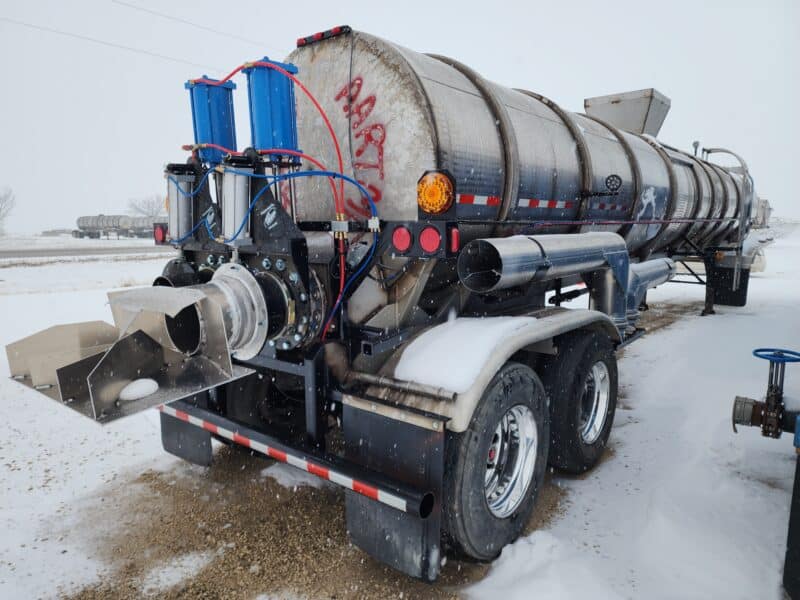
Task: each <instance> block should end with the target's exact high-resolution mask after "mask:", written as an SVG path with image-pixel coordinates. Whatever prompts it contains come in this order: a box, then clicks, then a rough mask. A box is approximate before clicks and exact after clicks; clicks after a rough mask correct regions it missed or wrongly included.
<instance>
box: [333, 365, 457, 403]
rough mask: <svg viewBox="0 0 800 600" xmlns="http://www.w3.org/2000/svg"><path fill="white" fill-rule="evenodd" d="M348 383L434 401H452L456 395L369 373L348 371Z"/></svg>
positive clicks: (430, 386) (441, 389)
mask: <svg viewBox="0 0 800 600" xmlns="http://www.w3.org/2000/svg"><path fill="white" fill-rule="evenodd" d="M346 377H347V379H348V380H349V381H359V382H361V383H366V384H369V385H377V386H380V387H385V388H389V389H391V390H396V391H398V392H407V393H409V394H414V395H417V396H425V397H426V398H432V399H434V400H446V401H453V400H455V398H456V393H455V392H451V391H449V390H446V389H444V388H438V387H434V386H432V385H425V384H423V383H416V382H414V381H404V380H402V379H395V378H394V377H389V376H387V375H372V374H371V373H363V372H361V371H349V372H348V373H347V376H346Z"/></svg>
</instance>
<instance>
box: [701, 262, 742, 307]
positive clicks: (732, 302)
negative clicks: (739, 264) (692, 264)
mask: <svg viewBox="0 0 800 600" xmlns="http://www.w3.org/2000/svg"><path fill="white" fill-rule="evenodd" d="M733 272H734V270H733V269H732V268H728V267H720V266H717V265H715V264H714V263H713V262H712V261H706V286H707V287H710V288H711V289H712V290H713V291H714V304H719V305H721V306H745V305H746V304H747V287H748V283H749V282H750V269H744V268H743V269H741V270H740V271H739V288H738V289H736V290H734V289H733Z"/></svg>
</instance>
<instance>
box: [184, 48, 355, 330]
mask: <svg viewBox="0 0 800 600" xmlns="http://www.w3.org/2000/svg"><path fill="white" fill-rule="evenodd" d="M251 66H254V67H264V68H267V69H272V70H274V71H277V72H278V73H281V74H282V75H283V76H284V77H287V78H289V79H290V80H291V81H293V82H294V84H295V85H296V86H297V87H299V88H300V90H301V91H302V92H303V93H304V94H305V95H306V96H307V97H308V99H309V100H310V101H311V103H312V104H313V105H314V108H316V109H317V112H319V114H320V116H321V117H322V121H323V122H324V123H325V127H326V128H327V129H328V133H329V134H330V136H331V140H332V141H333V146H334V149H335V150H336V160H337V161H338V163H339V173H340V174H342V175H344V161H343V160H342V149H341V147H340V146H339V138H337V137H336V132H335V131H334V130H333V125H331V121H330V119H329V118H328V115H327V113H326V112H325V110H324V109H323V108H322V106H321V105H320V103H319V102H318V101H317V99H316V98H315V97H314V94H312V93H311V92H310V91H309V90H308V88H307V87H306V86H304V85H303V83H302V82H301V81H300V80H299V79H297V77H295V76H294V75H292V74H291V73H289V71H287V70H286V69H284V68H282V67H279V66H278V65H276V64H273V63H269V62H264V61H256V62H252V63H245V64H243V65H239V66H238V67H236V68H235V69H234V70H233V71H231V72H230V73H228V74H227V75H226V76H225V77H224V78H223V79H220V80H218V81H213V80H211V79H205V78H200V79H195V80H193V83H205V84H207V85H222V84H223V83H225V82H226V81H228V80H230V79H231V78H232V77H233V76H234V75H236V74H237V73H238V72H239V71H241V70H242V69H245V68H247V67H251ZM210 147H213V146H210ZM262 152H263V153H264V154H270V153H271V152H269V151H268V150H265V151H262ZM280 152H283V153H285V154H293V152H288V151H286V150H279V151H278V152H273V154H278V153H280ZM296 155H297V156H300V153H297V154H296ZM306 160H308V161H309V162H312V159H311V158H310V157H307V158H306ZM314 164H316V165H317V166H319V167H320V168H323V167H321V166H320V165H319V163H317V162H314ZM330 179H332V178H330ZM331 184H332V188H333V202H334V206H335V209H336V218H337V219H341V218H342V216H343V215H344V181H343V180H341V181H340V182H339V194H338V196H337V194H336V184H335V183H333V182H332V181H331ZM344 252H345V248H344V240H342V239H340V240H339V298H341V297H342V295H343V293H344V276H345V271H346V264H345V254H344ZM331 322H332V320H330V321H328V323H327V324H326V326H325V329H324V330H323V332H322V339H325V336H326V335H327V333H328V328H329V327H330V324H331Z"/></svg>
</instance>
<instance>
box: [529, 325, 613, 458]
mask: <svg viewBox="0 0 800 600" xmlns="http://www.w3.org/2000/svg"><path fill="white" fill-rule="evenodd" d="M556 347H557V348H558V350H559V353H558V355H557V356H554V357H550V356H547V357H546V358H545V359H543V362H542V363H541V365H540V369H539V372H540V373H541V374H542V383H544V388H545V390H546V391H547V396H548V398H549V399H550V453H549V457H550V466H552V467H554V468H556V469H558V470H560V471H564V472H566V473H572V474H580V473H584V472H586V471H588V470H589V469H591V468H592V467H594V466H595V465H596V464H597V462H598V461H599V460H600V457H601V456H602V455H603V451H604V450H605V447H606V444H607V443H608V437H609V435H610V434H611V427H612V426H613V424H614V412H615V411H616V408H617V385H618V378H617V357H616V355H615V353H614V346H613V344H612V343H611V340H610V339H609V338H608V336H606V335H604V334H603V333H600V332H596V331H576V332H572V333H569V334H566V335H563V336H561V337H560V338H558V339H557V340H556ZM598 360H602V361H603V362H605V364H606V367H608V374H609V379H610V384H611V388H610V391H609V401H608V411H607V412H606V421H605V423H604V425H603V429H602V431H601V432H600V435H599V436H598V438H597V440H595V442H594V443H593V444H586V443H584V441H583V440H582V439H581V434H580V430H579V427H578V423H579V416H580V408H581V407H580V399H581V393H582V392H583V384H584V382H585V381H586V376H587V375H588V374H589V371H590V369H591V368H592V365H594V364H595V363H596V362H597V361H598Z"/></svg>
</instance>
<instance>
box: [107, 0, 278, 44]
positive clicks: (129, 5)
mask: <svg viewBox="0 0 800 600" xmlns="http://www.w3.org/2000/svg"><path fill="white" fill-rule="evenodd" d="M111 2H113V3H114V4H118V5H120V6H124V7H126V8H132V9H133V10H138V11H140V12H144V13H149V14H151V15H154V16H156V17H160V18H162V19H166V20H168V21H173V22H175V23H182V24H183V25H188V26H189V27H194V28H195V29H199V30H201V31H207V32H209V33H216V34H217V35H221V36H223V37H226V38H230V39H232V40H238V41H240V42H244V43H246V44H251V45H253V46H258V47H259V48H267V49H268V50H274V51H275V52H280V51H279V50H278V49H277V48H271V47H270V46H267V45H265V44H263V43H262V42H257V41H255V40H250V39H247V38H245V37H242V36H239V35H236V34H235V33H228V32H227V31H220V30H219V29H214V28H212V27H207V26H205V25H200V24H199V23H194V22H192V21H188V20H186V19H181V18H180V17H174V16H172V15H168V14H165V13H161V12H158V11H156V10H153V9H150V8H145V7H144V6H137V5H135V4H132V3H130V2H123V1H122V0H111Z"/></svg>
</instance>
